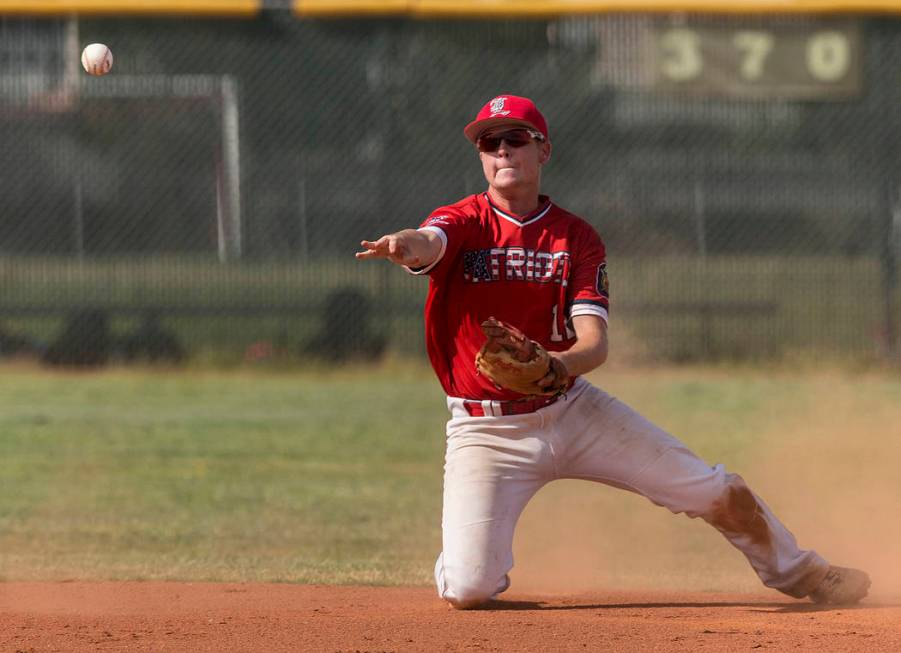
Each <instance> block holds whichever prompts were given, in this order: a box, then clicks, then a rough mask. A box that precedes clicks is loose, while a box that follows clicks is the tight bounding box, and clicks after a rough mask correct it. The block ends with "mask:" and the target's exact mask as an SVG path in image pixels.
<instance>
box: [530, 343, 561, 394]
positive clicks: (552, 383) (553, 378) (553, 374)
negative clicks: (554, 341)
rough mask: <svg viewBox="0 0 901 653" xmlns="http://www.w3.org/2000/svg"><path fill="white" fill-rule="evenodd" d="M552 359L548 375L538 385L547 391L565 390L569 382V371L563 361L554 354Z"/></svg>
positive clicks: (551, 356) (551, 355)
mask: <svg viewBox="0 0 901 653" xmlns="http://www.w3.org/2000/svg"><path fill="white" fill-rule="evenodd" d="M549 353H550V352H549ZM550 358H551V360H550V365H549V366H548V370H547V374H545V375H544V376H543V377H542V378H541V379H539V380H538V381H537V382H536V385H538V387H539V388H541V389H542V390H545V391H551V390H563V388H565V387H566V384H567V383H568V382H569V371H568V370H567V369H566V365H564V364H563V361H562V360H560V359H559V358H557V357H556V356H554V354H553V353H551V354H550Z"/></svg>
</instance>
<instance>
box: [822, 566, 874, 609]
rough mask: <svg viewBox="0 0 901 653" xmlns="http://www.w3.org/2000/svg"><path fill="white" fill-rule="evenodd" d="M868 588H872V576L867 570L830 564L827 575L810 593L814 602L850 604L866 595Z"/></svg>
mask: <svg viewBox="0 0 901 653" xmlns="http://www.w3.org/2000/svg"><path fill="white" fill-rule="evenodd" d="M868 589H870V577H869V576H867V574H866V572H864V571H861V570H860V569H851V568H850V567H836V566H834V565H830V566H829V571H828V572H826V577H825V578H824V579H823V580H822V582H821V583H820V584H819V585H818V586H817V588H816V589H815V590H814V591H812V592H811V593H810V600H811V601H813V602H814V603H830V604H832V605H850V604H851V603H857V602H858V601H860V599H862V598H863V597H865V596H866V595H867V590H868Z"/></svg>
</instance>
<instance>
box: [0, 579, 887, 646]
mask: <svg viewBox="0 0 901 653" xmlns="http://www.w3.org/2000/svg"><path fill="white" fill-rule="evenodd" d="M699 649H704V650H708V651H722V650H729V651H742V650H757V649H770V650H774V651H785V650H818V651H859V650H866V651H868V653H875V652H878V651H901V603H892V604H886V603H879V602H877V601H874V602H867V601H865V602H864V603H862V604H861V605H860V606H858V607H853V608H829V607H826V608H822V607H819V606H815V605H813V604H810V603H806V602H800V601H793V600H791V599H787V598H782V597H781V595H779V594H777V593H775V592H771V593H767V594H759V595H728V594H707V593H684V594H679V593H671V592H634V591H630V592H619V591H618V592H611V593H597V594H591V595H580V596H566V597H548V596H544V597H538V596H525V595H515V594H514V595H512V596H510V597H506V598H505V600H503V601H496V602H494V603H493V604H492V605H491V606H490V608H489V609H481V610H474V611H468V612H458V611H455V610H453V609H451V608H449V607H448V606H447V605H445V604H444V603H443V602H442V601H440V600H438V598H437V597H436V596H435V594H434V591H433V590H432V589H429V588H418V587H417V588H405V587H323V586H310V585H279V584H214V583H160V582H138V583H123V582H96V583H85V582H61V583H2V584H0V653H20V652H23V653H24V652H27V653H33V652H34V653H37V652H39V651H40V652H43V651H67V652H68V651H76V652H77V651H154V652H157V651H191V652H192V653H201V652H205V651H216V652H217V653H218V652H221V651H227V652H240V651H266V652H270V651H327V652H342V653H349V652H364V651H366V652H372V653H375V652H387V651H480V652H483V651H598V650H607V651H649V650H653V651H696V650H699Z"/></svg>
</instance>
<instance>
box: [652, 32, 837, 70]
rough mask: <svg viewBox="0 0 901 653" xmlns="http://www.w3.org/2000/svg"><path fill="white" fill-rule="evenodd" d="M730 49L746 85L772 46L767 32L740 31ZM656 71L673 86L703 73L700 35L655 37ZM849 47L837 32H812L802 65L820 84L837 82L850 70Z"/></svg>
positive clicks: (667, 33) (761, 64) (761, 67)
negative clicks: (674, 83) (657, 40)
mask: <svg viewBox="0 0 901 653" xmlns="http://www.w3.org/2000/svg"><path fill="white" fill-rule="evenodd" d="M731 42H732V46H733V47H734V48H735V51H736V53H737V55H738V59H739V63H738V73H739V75H741V77H742V78H743V79H745V80H746V81H754V80H757V79H759V78H760V77H762V76H763V73H764V70H765V66H766V62H767V58H768V57H769V55H770V53H771V52H772V51H773V48H774V46H775V45H776V39H775V37H774V36H773V34H772V33H771V32H765V31H762V30H742V31H739V32H736V33H735V34H733V35H732V39H731ZM658 43H659V47H660V55H661V60H660V70H661V72H662V73H663V75H664V76H665V77H667V78H668V79H670V80H671V81H674V82H687V81H690V80H692V79H695V78H697V77H699V76H700V75H701V74H702V73H703V71H704V59H703V56H702V54H701V34H700V33H698V32H697V31H695V30H691V29H685V28H677V29H672V30H668V31H666V32H664V33H663V34H661V35H660V37H659V42H658ZM851 51H852V50H851V43H850V41H849V39H848V36H847V35H846V34H843V33H842V32H838V31H820V32H814V33H813V34H811V35H810V36H809V37H807V38H806V42H805V43H804V64H805V67H806V69H807V72H808V73H809V74H810V76H811V77H813V78H814V79H816V80H817V81H820V82H827V83H828V82H837V81H839V80H841V79H842V78H843V77H844V76H845V75H846V74H847V73H848V70H849V69H850V67H851Z"/></svg>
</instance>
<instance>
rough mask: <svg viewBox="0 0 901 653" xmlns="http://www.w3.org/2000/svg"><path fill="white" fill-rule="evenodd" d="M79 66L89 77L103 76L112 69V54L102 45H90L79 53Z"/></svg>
mask: <svg viewBox="0 0 901 653" xmlns="http://www.w3.org/2000/svg"><path fill="white" fill-rule="evenodd" d="M81 65H82V66H84V69H85V70H86V71H87V72H88V74H89V75H105V74H107V73H108V72H109V71H110V70H111V69H112V67H113V53H112V52H110V49H109V48H108V47H107V46H105V45H103V43H91V44H90V45H89V46H88V47H86V48H85V49H84V52H82V53H81Z"/></svg>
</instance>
